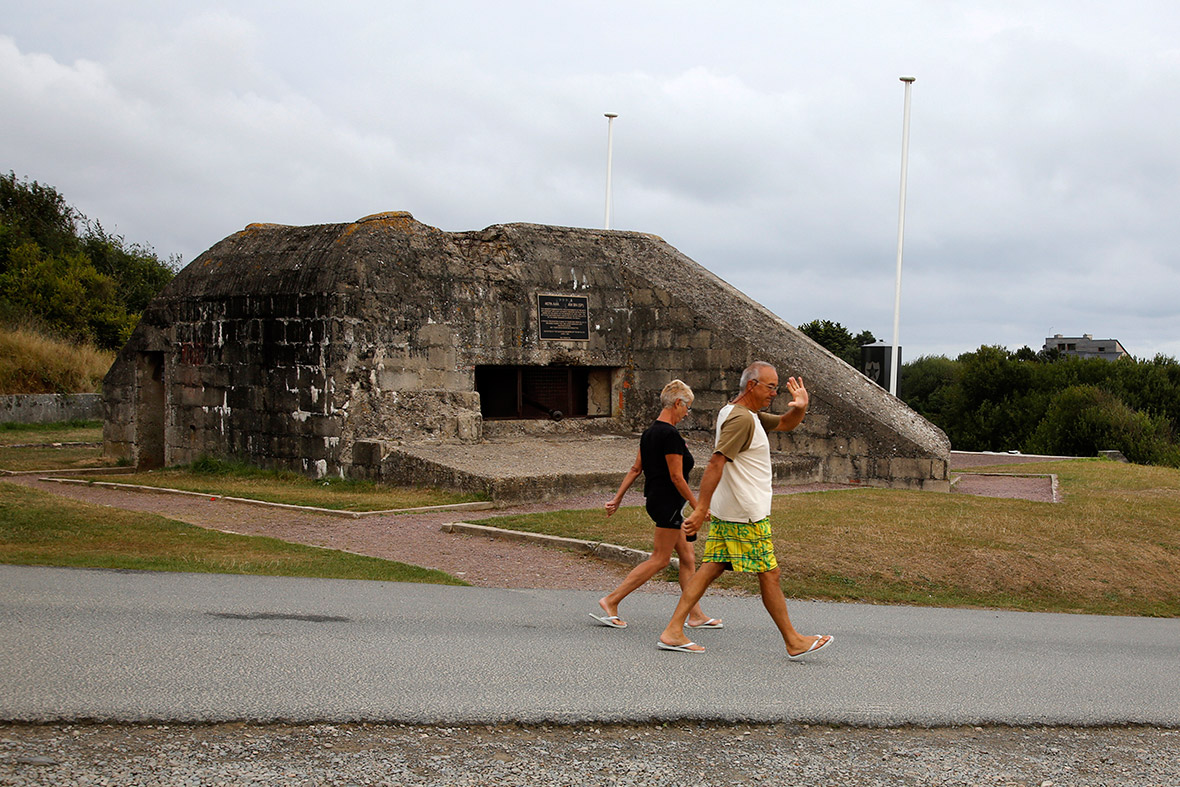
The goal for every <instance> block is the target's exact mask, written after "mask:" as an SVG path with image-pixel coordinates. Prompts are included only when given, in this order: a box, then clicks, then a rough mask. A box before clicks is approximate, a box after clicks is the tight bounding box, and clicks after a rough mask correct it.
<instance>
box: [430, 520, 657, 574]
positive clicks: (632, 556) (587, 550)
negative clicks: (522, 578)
mask: <svg viewBox="0 0 1180 787" xmlns="http://www.w3.org/2000/svg"><path fill="white" fill-rule="evenodd" d="M440 529H441V530H442V531H443V532H444V533H462V534H466V535H471V536H484V537H486V538H497V539H501V540H503V541H524V542H526V543H532V544H540V545H541V546H546V547H556V548H557V549H568V550H570V551H571V552H576V553H578V554H580V555H590V556H592V557H596V558H600V559H602V560H609V561H611V562H613V563H622V564H623V565H627V566H637V565H639V564H640V563H642V562H643V561H645V560H647V559H648V558H649V557H651V552H644V551H643V550H642V549H631V548H630V547H621V546H619V545H618V544H608V543H606V542H604V541H583V540H582V539H579V538H564V537H562V536H549V535H545V534H544V533H527V532H525V531H522V530H505V529H503V528H499V527H488V526H487V525H473V524H471V523H470V522H448V523H446V524H444V525H443V526H442V527H441V528H440ZM669 567H670V568H672V569H674V570H679V569H680V560H679V559H678V558H675V557H674V558H672V562H671V564H670V566H669Z"/></svg>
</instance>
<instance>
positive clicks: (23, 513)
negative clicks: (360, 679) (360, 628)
mask: <svg viewBox="0 0 1180 787" xmlns="http://www.w3.org/2000/svg"><path fill="white" fill-rule="evenodd" d="M0 563H10V564H17V565H28V566H70V567H85V568H112V569H138V570H150V571H186V572H198V573H213V574H258V575H263V576H286V577H324V578H332V579H367V580H380V581H385V582H427V583H433V584H443V585H465V584H467V583H465V582H463V581H462V580H459V579H456V578H455V577H452V576H450V575H449V574H445V573H443V572H441V571H434V570H431V569H425V568H419V567H417V566H410V565H406V564H404V563H398V562H396V561H392V560H382V559H380V558H375V557H365V556H362V555H353V554H349V553H347V552H340V551H337V550H333V549H324V548H320V547H312V546H305V545H302V544H292V543H288V542H286V541H280V540H278V539H274V538H264V537H259V536H242V535H234V534H230V533H220V532H217V531H214V530H206V529H204V528H200V527H195V526H193V525H187V524H184V523H181V522H175V521H173V520H170V519H165V518H164V517H160V516H156V515H154V514H143V513H138V512H132V511H120V510H118V509H113V508H107V507H105V506H96V505H90V504H87V503H79V502H75V501H72V500H65V499H62V498H58V497H54V496H52V495H49V494H47V493H45V492H41V491H39V490H35V489H27V488H24V487H18V486H15V485H13V484H5V483H0Z"/></svg>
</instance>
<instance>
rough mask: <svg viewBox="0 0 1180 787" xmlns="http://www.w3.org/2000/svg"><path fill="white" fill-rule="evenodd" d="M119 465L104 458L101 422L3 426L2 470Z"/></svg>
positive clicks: (0, 438) (0, 429) (0, 441)
mask: <svg viewBox="0 0 1180 787" xmlns="http://www.w3.org/2000/svg"><path fill="white" fill-rule="evenodd" d="M69 443H87V444H88V445H69ZM116 464H117V463H116V462H115V460H113V459H108V458H107V457H105V456H103V453H102V423H101V422H100V421H65V422H60V423H52V424H18V423H12V422H7V423H2V424H0V470H14V471H20V470H76V469H81V468H91V467H114V466H115V465H116Z"/></svg>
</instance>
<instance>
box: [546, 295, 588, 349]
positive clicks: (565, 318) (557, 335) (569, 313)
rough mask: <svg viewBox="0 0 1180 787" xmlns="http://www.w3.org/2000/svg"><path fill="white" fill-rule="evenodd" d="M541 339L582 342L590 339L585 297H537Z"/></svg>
mask: <svg viewBox="0 0 1180 787" xmlns="http://www.w3.org/2000/svg"><path fill="white" fill-rule="evenodd" d="M537 312H538V314H539V315H540V318H541V338H542V339H553V340H557V341H567V342H568V341H574V342H584V341H589V339H590V309H589V306H588V305H587V299H586V296H585V295H538V296H537Z"/></svg>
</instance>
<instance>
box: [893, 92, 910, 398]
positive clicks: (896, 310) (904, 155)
mask: <svg viewBox="0 0 1180 787" xmlns="http://www.w3.org/2000/svg"><path fill="white" fill-rule="evenodd" d="M900 79H901V81H902V82H905V113H904V115H903V118H902V122H901V196H900V198H899V199H898V207H897V282H896V286H895V287H894V291H893V346H892V347H890V348H889V352H890V353H891V355H892V357H891V358H890V363H889V393H891V394H893V395H894V396H897V372H898V369H897V367H898V365H899V363H898V362H899V361H900V360H901V358H900V351H899V348H898V342H899V340H900V337H899V333H900V328H901V250H902V246H903V245H904V239H905V185H906V184H905V180H906V170H907V169H908V167H909V160H910V88H911V87H912V86H913V84H914V80H915V79H917V77H900Z"/></svg>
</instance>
